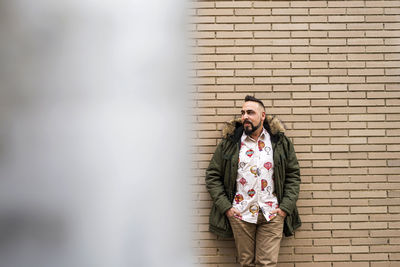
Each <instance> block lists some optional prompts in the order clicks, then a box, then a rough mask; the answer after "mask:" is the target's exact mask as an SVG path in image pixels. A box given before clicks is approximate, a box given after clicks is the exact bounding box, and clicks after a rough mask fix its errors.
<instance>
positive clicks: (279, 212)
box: [270, 208, 286, 218]
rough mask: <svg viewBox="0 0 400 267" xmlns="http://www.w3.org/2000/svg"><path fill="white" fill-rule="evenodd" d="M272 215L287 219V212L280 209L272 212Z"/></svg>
mask: <svg viewBox="0 0 400 267" xmlns="http://www.w3.org/2000/svg"><path fill="white" fill-rule="evenodd" d="M270 213H271V214H275V213H276V214H278V215H279V216H281V217H283V218H285V217H286V212H284V211H283V210H281V209H280V208H277V209H274V210H273V211H271V212H270Z"/></svg>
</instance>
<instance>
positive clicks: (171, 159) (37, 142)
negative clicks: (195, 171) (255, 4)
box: [0, 0, 190, 267]
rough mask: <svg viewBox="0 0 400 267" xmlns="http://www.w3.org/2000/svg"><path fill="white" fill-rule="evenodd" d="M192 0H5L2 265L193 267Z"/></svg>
mask: <svg viewBox="0 0 400 267" xmlns="http://www.w3.org/2000/svg"><path fill="white" fill-rule="evenodd" d="M184 4H185V3H184V2H183V0H173V1H171V0H170V1H164V0H150V1H139V0H133V1H129V0H103V1H93V0H79V1H77V0H68V1H67V0H63V1H54V0H37V1H28V0H3V1H0V32H1V42H0V62H1V63H0V265H1V266H2V267H81V266H82V267H90V266H93V267H103V266H104V267H125V266H127V267H128V266H129V267H131V266H138V267H151V266H163V267H164V266H171V267H172V266H173V267H179V266H184V267H187V266H189V265H190V264H188V262H190V256H189V254H188V253H189V250H188V239H189V238H188V236H187V232H188V229H187V224H188V219H187V217H188V212H187V211H188V207H187V206H186V203H188V201H187V200H188V189H187V186H186V184H187V183H188V182H187V181H188V180H189V179H188V175H189V173H188V163H189V161H188V156H187V154H188V152H189V151H188V149H187V142H186V141H187V140H186V132H187V123H186V121H187V120H186V119H187V118H186V115H187V108H186V107H187V106H188V105H187V99H186V91H185V87H184V82H185V80H184V78H185V72H184V64H182V62H184V60H185V58H184V56H185V55H184V53H185V49H184V47H185V43H184V41H185V39H184V34H183V33H184V32H183V31H184V26H185V25H184V24H185V17H184V13H185V5H184Z"/></svg>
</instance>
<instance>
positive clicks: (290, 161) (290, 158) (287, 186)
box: [279, 136, 301, 215]
mask: <svg viewBox="0 0 400 267" xmlns="http://www.w3.org/2000/svg"><path fill="white" fill-rule="evenodd" d="M285 139H286V142H287V146H286V148H287V153H285V154H286V155H287V159H286V168H285V182H284V185H283V198H282V202H281V203H280V205H279V208H280V209H282V210H283V211H285V212H286V213H287V214H288V215H291V214H292V213H293V210H294V208H295V207H296V201H297V199H298V198H299V191H300V182H301V179H300V167H299V163H298V161H297V157H296V153H295V151H294V147H293V144H292V142H291V141H290V140H289V138H287V137H286V136H285Z"/></svg>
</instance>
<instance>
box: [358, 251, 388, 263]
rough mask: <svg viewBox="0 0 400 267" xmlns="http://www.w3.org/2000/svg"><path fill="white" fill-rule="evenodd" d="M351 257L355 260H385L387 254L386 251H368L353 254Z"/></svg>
mask: <svg viewBox="0 0 400 267" xmlns="http://www.w3.org/2000/svg"><path fill="white" fill-rule="evenodd" d="M352 259H353V260H355V261H360V260H387V259H388V254H387V253H386V254H385V253H370V254H353V255H352Z"/></svg>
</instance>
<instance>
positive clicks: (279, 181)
mask: <svg viewBox="0 0 400 267" xmlns="http://www.w3.org/2000/svg"><path fill="white" fill-rule="evenodd" d="M264 128H265V129H266V130H267V131H268V133H269V134H270V136H271V143H272V149H273V156H274V177H275V194H276V197H277V199H278V202H279V208H280V209H282V210H283V211H285V212H286V214H287V216H286V218H285V223H284V227H283V232H284V234H285V236H291V235H293V231H294V230H295V229H297V228H298V227H300V225H301V221H300V217H299V214H298V211H297V207H296V201H297V199H298V196H299V189H300V168H299V164H298V162H297V158H296V154H295V151H294V148H293V144H292V143H291V142H290V140H289V139H288V138H287V137H286V136H285V134H284V131H285V129H284V127H283V125H282V123H281V122H280V121H279V120H278V119H277V118H275V117H272V116H267V117H266V119H265V122H264ZM242 134H243V125H242V123H241V120H232V121H231V122H229V123H227V125H226V127H225V128H224V130H223V139H222V141H221V142H220V143H219V144H218V146H217V148H216V150H215V153H214V156H213V157H212V159H211V161H210V164H209V166H208V168H207V170H206V186H207V189H208V192H209V193H210V195H211V198H212V200H213V205H212V207H211V212H210V227H209V229H210V231H211V232H213V233H215V234H217V235H219V236H221V237H232V236H233V234H232V229H231V226H230V224H229V220H228V218H227V217H226V216H225V212H226V211H227V210H228V209H230V208H231V207H232V202H233V198H234V196H235V194H236V178H237V171H238V163H239V150H240V138H241V136H242Z"/></svg>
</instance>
